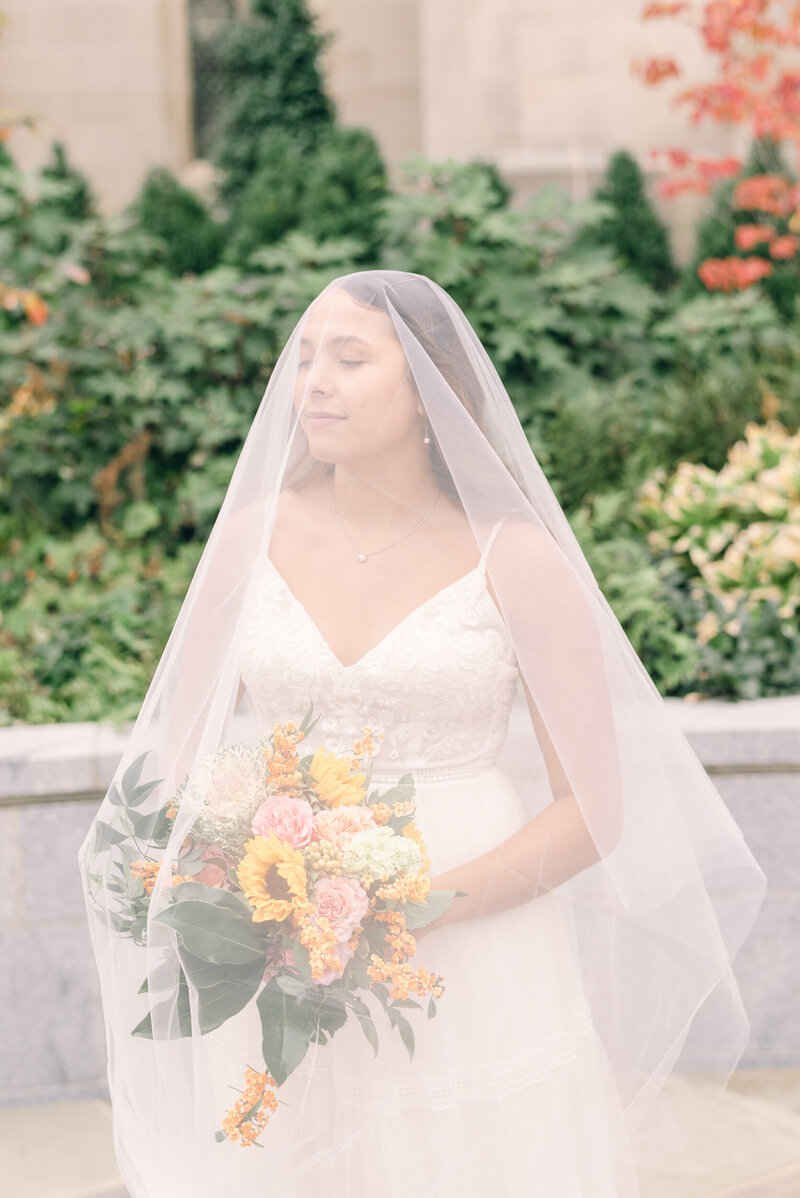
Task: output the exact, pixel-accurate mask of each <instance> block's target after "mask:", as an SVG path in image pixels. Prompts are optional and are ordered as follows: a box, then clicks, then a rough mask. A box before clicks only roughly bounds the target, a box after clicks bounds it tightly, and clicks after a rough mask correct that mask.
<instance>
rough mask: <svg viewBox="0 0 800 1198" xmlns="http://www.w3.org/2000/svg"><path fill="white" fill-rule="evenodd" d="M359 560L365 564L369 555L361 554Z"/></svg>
mask: <svg viewBox="0 0 800 1198" xmlns="http://www.w3.org/2000/svg"><path fill="white" fill-rule="evenodd" d="M358 560H359V561H360V562H365V561H366V560H367V555H366V553H359V555H358Z"/></svg>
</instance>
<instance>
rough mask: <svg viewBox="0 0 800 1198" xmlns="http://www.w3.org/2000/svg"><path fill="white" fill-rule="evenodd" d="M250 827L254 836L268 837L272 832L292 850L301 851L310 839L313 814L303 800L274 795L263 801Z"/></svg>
mask: <svg viewBox="0 0 800 1198" xmlns="http://www.w3.org/2000/svg"><path fill="white" fill-rule="evenodd" d="M250 826H251V828H252V830H253V833H254V835H256V836H267V837H268V836H269V834H270V832H274V833H275V835H276V836H277V837H278V839H279V840H285V841H286V842H287V843H288V844H290V845H291V846H292V848H295V849H302V848H304V847H305V845H307V844H308V842H309V840H310V839H311V833H312V831H313V829H314V812H313V811H312V809H311V804H310V803H307V802H306V800H305V799H296V798H293V797H292V796H291V795H281V794H274V795H270V797H269V798H268V799H265V800H264V802H263V803H262V804H261V806H260V807H259V808H258V810H257V811H256V813H255V815H254V816H253V820H252V823H251V825H250Z"/></svg>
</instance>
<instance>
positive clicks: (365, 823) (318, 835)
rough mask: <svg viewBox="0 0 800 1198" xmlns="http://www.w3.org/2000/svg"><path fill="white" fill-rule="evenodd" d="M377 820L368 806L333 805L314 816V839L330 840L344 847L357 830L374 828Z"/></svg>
mask: <svg viewBox="0 0 800 1198" xmlns="http://www.w3.org/2000/svg"><path fill="white" fill-rule="evenodd" d="M374 827H375V821H374V819H373V818H372V814H371V812H370V811H369V810H368V808H366V807H352V806H351V807H332V808H331V809H330V811H320V812H318V813H317V815H315V816H314V832H313V837H312V839H313V840H329V841H331V843H332V844H335V845H338V846H339V847H340V848H341V847H343V846H344V845H345V844H346V843H347V841H348V840H349V839H350V837H351V836H355V834H356V832H363V831H364V829H365V828H374Z"/></svg>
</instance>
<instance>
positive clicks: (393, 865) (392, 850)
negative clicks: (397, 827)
mask: <svg viewBox="0 0 800 1198" xmlns="http://www.w3.org/2000/svg"><path fill="white" fill-rule="evenodd" d="M342 868H343V870H344V872H345V873H346V874H353V875H355V876H357V877H358V876H360V875H362V874H371V875H372V876H373V877H380V876H381V875H382V874H389V875H390V876H391V875H394V874H399V873H403V874H416V873H419V871H420V869H421V868H422V854H421V852H420V849H419V845H418V844H417V843H416V841H414V840H411V839H410V838H409V837H407V836H402V835H400V834H398V833H396V832H393V831H392V829H391V828H390V827H388V826H387V825H385V824H384V825H383V826H382V827H380V828H367V829H365V831H363V832H356V834H355V836H352V837H351V838H350V840H349V841H348V842H347V845H346V846H345V849H344V853H343V857H342Z"/></svg>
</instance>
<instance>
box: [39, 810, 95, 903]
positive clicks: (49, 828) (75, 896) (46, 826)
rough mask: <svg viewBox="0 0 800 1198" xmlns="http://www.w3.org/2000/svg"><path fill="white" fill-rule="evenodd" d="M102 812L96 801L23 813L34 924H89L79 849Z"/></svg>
mask: <svg viewBox="0 0 800 1198" xmlns="http://www.w3.org/2000/svg"><path fill="white" fill-rule="evenodd" d="M98 806H99V804H98V802H97V801H96V800H94V799H89V800H77V799H76V800H72V801H69V802H64V803H35V804H31V805H30V806H26V807H23V809H22V813H21V817H22V831H21V843H22V854H23V860H24V862H25V877H24V882H23V892H24V900H25V919H26V920H28V921H29V922H30V923H42V922H47V921H49V920H53V919H84V918H85V915H86V907H85V905H84V900H83V893H82V891H81V884H80V873H79V869H78V849H79V848H80V845H81V842H82V841H83V839H84V837H85V836H86V833H87V831H88V829H89V825H90V823H91V822H92V819H93V818H94V816H95V814H96V812H97V809H98Z"/></svg>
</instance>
